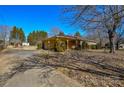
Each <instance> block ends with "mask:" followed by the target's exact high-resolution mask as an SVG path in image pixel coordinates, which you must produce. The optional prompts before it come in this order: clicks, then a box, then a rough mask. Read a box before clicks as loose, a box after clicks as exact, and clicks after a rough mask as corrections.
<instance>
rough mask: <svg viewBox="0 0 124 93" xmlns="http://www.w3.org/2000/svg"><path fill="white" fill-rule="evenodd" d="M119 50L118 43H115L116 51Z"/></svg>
mask: <svg viewBox="0 0 124 93" xmlns="http://www.w3.org/2000/svg"><path fill="white" fill-rule="evenodd" d="M118 49H119V41H117V42H116V50H118Z"/></svg>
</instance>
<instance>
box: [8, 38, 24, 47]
mask: <svg viewBox="0 0 124 93" xmlns="http://www.w3.org/2000/svg"><path fill="white" fill-rule="evenodd" d="M10 45H13V46H14V47H20V46H22V42H21V41H20V40H16V39H11V40H10Z"/></svg>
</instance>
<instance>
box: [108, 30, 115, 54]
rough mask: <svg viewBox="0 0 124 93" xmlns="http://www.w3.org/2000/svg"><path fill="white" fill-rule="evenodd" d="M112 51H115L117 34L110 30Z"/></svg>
mask: <svg viewBox="0 0 124 93" xmlns="http://www.w3.org/2000/svg"><path fill="white" fill-rule="evenodd" d="M108 34H109V42H110V53H115V36H114V32H112V31H111V32H109V33H108Z"/></svg>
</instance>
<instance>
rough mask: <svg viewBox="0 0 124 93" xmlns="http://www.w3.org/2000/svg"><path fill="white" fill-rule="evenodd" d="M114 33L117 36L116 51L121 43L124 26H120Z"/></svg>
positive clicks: (123, 36) (123, 35)
mask: <svg viewBox="0 0 124 93" xmlns="http://www.w3.org/2000/svg"><path fill="white" fill-rule="evenodd" d="M116 33H117V36H116V49H117V50H118V49H119V45H120V43H121V41H122V40H123V38H124V26H123V25H120V27H119V28H118V29H117V31H116Z"/></svg>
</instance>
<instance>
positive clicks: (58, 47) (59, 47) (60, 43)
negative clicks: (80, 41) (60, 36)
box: [56, 40, 66, 52]
mask: <svg viewBox="0 0 124 93" xmlns="http://www.w3.org/2000/svg"><path fill="white" fill-rule="evenodd" d="M65 50H66V43H65V42H64V41H62V40H57V41H56V51H58V52H64V51H65Z"/></svg>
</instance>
